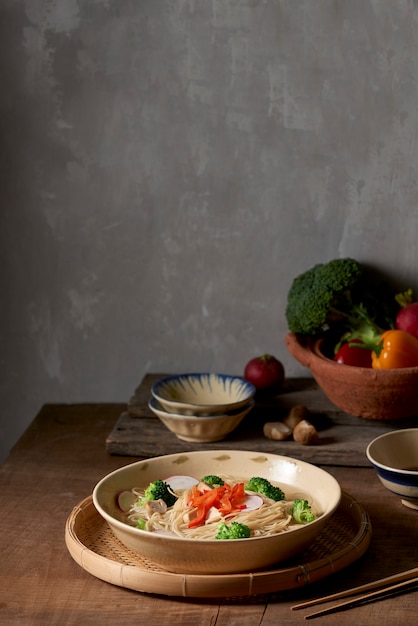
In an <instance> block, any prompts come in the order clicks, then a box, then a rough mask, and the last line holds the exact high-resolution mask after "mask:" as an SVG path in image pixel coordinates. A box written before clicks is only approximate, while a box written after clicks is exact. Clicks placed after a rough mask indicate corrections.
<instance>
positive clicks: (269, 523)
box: [127, 477, 300, 539]
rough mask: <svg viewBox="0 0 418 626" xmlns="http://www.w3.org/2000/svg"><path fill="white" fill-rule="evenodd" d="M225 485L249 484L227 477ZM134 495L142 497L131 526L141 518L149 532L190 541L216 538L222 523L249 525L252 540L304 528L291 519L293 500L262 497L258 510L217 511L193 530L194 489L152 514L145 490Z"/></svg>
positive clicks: (133, 510) (179, 493)
mask: <svg viewBox="0 0 418 626" xmlns="http://www.w3.org/2000/svg"><path fill="white" fill-rule="evenodd" d="M223 479H224V481H225V483H228V484H229V485H231V486H233V485H234V484H237V483H245V481H244V480H237V479H236V478H235V479H234V478H230V477H223ZM132 492H133V493H134V494H135V495H136V496H137V497H138V500H137V501H136V502H135V504H133V505H132V507H131V508H130V510H129V512H128V514H127V521H128V523H129V524H131V525H133V526H136V525H137V523H138V520H139V519H142V520H145V530H149V531H163V532H167V533H169V534H174V535H176V536H178V537H182V538H188V539H215V537H216V534H217V532H218V526H219V525H220V524H221V523H230V522H231V521H234V522H239V523H241V524H245V525H246V526H248V527H249V529H250V531H251V537H265V536H269V535H275V534H278V533H281V532H284V531H287V530H292V529H293V528H296V527H300V524H296V523H295V521H294V520H293V518H292V516H291V513H290V512H291V509H292V505H293V500H280V501H279V502H275V501H274V500H271V499H269V498H267V497H265V496H263V495H261V494H257V495H258V496H259V497H261V498H262V500H263V504H262V505H261V506H260V508H257V509H255V510H245V509H243V510H241V511H238V512H236V511H235V512H233V513H232V514H229V515H222V514H221V513H219V511H218V510H216V511H214V512H213V513H214V514H213V515H210V516H209V517H208V518H207V519H206V520H205V522H204V523H203V524H202V525H200V526H195V527H192V528H189V526H188V514H190V511H192V510H193V509H191V508H190V506H188V504H187V502H188V500H189V498H190V494H191V489H183V490H178V491H174V492H173V493H175V495H176V496H177V497H178V499H177V500H176V502H175V504H174V505H173V506H172V507H170V508H168V509H167V511H165V512H153V513H152V514H149V511H147V509H146V507H145V506H144V505H141V502H140V499H141V498H142V497H143V495H144V489H139V488H134V489H132Z"/></svg>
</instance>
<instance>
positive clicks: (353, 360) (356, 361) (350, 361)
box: [334, 339, 372, 367]
mask: <svg viewBox="0 0 418 626" xmlns="http://www.w3.org/2000/svg"><path fill="white" fill-rule="evenodd" d="M350 343H361V341H358V340H356V339H355V340H353V341H352V342H350ZM334 361H336V362H337V363H342V364H343V365H354V366H356V367H372V351H371V350H368V349H367V348H356V347H355V346H350V345H349V344H348V343H343V345H342V346H341V348H340V349H339V350H338V352H337V354H336V355H335V356H334Z"/></svg>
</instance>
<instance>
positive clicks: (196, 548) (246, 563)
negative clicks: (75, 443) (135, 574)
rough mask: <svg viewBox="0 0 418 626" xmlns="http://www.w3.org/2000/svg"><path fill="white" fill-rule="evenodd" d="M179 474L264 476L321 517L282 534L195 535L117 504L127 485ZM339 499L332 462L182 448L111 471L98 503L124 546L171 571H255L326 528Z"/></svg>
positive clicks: (299, 547)
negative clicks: (149, 523)
mask: <svg viewBox="0 0 418 626" xmlns="http://www.w3.org/2000/svg"><path fill="white" fill-rule="evenodd" d="M178 474H181V475H183V476H184V475H186V476H192V477H195V478H197V479H199V478H201V477H202V476H206V475H208V474H214V475H217V476H222V475H225V476H230V477H236V478H237V479H238V480H239V479H241V480H244V481H248V480H249V479H250V478H251V477H252V476H262V477H265V478H267V479H268V480H269V481H271V482H272V483H273V484H277V485H278V486H280V487H281V488H282V489H283V491H284V493H285V495H286V498H287V499H289V500H290V499H294V498H306V499H307V500H308V501H309V503H310V504H311V506H312V510H313V511H314V512H315V514H316V515H317V517H316V519H315V520H314V521H313V522H310V523H308V524H301V525H299V526H298V528H295V529H291V530H290V529H289V530H286V531H283V532H282V533H279V534H277V535H270V536H265V537H263V536H258V537H257V536H256V537H250V538H248V539H229V540H228V539H224V540H222V541H220V540H219V539H218V540H217V539H213V540H212V539H188V538H183V537H179V536H171V535H166V534H160V533H158V532H150V531H146V530H140V529H138V528H135V527H134V526H131V525H129V524H128V523H127V519H126V513H123V512H122V511H121V509H120V508H119V506H118V502H119V497H118V496H119V495H120V493H121V492H123V491H125V490H130V489H132V488H134V487H143V488H145V487H146V486H147V485H148V484H149V483H150V482H151V481H153V480H157V479H162V480H164V479H167V478H168V477H170V476H171V477H172V476H173V475H178ZM340 499H341V488H340V485H339V483H338V482H337V481H336V480H335V478H334V477H333V476H331V474H329V473H328V472H326V471H325V470H323V469H321V468H319V467H317V466H315V465H311V464H310V463H306V462H305V461H300V460H297V459H292V458H290V457H286V456H279V455H275V454H265V453H261V452H251V451H245V450H205V451H193V452H179V453H178V454H169V455H166V456H160V457H154V458H150V459H146V460H144V461H138V462H136V463H131V464H130V465H126V466H125V467H121V468H120V469H117V470H115V471H113V472H112V473H110V474H108V475H107V476H105V477H104V478H103V479H102V480H101V481H100V482H99V483H98V484H97V485H96V487H95V488H94V491H93V502H94V505H95V507H96V509H97V511H98V512H99V513H100V515H101V516H102V517H103V518H104V519H105V520H106V521H107V523H108V524H109V526H110V528H111V530H112V531H113V533H114V535H115V536H116V537H117V538H118V539H119V540H120V541H121V542H122V543H123V544H124V545H125V546H127V547H128V548H130V549H131V550H133V551H134V552H138V553H139V554H141V555H142V556H143V557H145V558H147V559H149V560H150V561H151V562H153V563H156V564H157V565H159V566H160V567H163V568H165V569H167V570H169V571H172V572H180V573H192V574H225V573H238V572H252V571H254V570H259V569H260V568H264V567H269V566H271V565H273V564H275V563H279V562H280V561H283V560H285V559H288V558H290V557H292V556H294V555H296V554H298V553H300V552H302V551H303V550H304V549H305V548H307V546H309V545H310V544H311V543H312V542H313V541H314V540H315V539H316V537H317V536H318V535H319V533H320V532H321V531H322V530H323V529H324V528H325V526H326V524H327V522H328V520H329V518H330V516H331V515H332V514H333V513H334V511H335V510H336V509H337V507H338V505H339V502H340ZM218 584H219V583H218Z"/></svg>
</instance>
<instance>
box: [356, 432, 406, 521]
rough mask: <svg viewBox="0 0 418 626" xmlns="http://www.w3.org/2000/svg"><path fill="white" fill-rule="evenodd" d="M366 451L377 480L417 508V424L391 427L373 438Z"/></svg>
mask: <svg viewBox="0 0 418 626" xmlns="http://www.w3.org/2000/svg"><path fill="white" fill-rule="evenodd" d="M366 455H367V458H368V459H369V461H370V463H371V464H372V465H373V467H374V469H375V470H376V473H377V476H378V478H379V479H380V482H381V483H382V484H383V485H384V486H385V487H386V489H388V490H389V491H390V492H392V493H394V494H395V495H397V496H399V497H400V498H401V501H402V504H404V505H405V506H407V507H409V508H411V509H416V510H418V428H404V429H401V430H393V431H391V432H388V433H385V434H384V435H380V436H379V437H376V439H373V441H371V442H370V443H369V445H368V446H367V449H366Z"/></svg>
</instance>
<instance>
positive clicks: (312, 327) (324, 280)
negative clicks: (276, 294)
mask: <svg viewBox="0 0 418 626" xmlns="http://www.w3.org/2000/svg"><path fill="white" fill-rule="evenodd" d="M396 310H399V305H398V303H397V302H396V300H395V291H394V290H393V289H392V288H391V287H390V285H389V284H388V283H387V282H385V281H383V280H382V279H380V278H379V277H378V276H377V275H375V276H372V274H371V272H370V270H369V271H366V268H365V266H363V265H362V264H361V263H359V262H358V261H355V260H354V259H350V258H344V259H334V260H332V261H329V262H328V263H319V264H317V265H315V266H314V267H312V268H311V269H309V270H307V271H306V272H304V273H303V274H300V275H299V276H297V277H296V278H295V279H294V281H293V283H292V285H291V287H290V290H289V292H288V297H287V306H286V319H287V323H288V327H289V330H290V331H291V332H294V333H297V334H299V335H311V336H324V335H326V334H328V338H329V337H330V335H333V336H334V339H333V341H334V346H335V344H337V347H336V348H335V352H336V351H337V350H338V347H339V345H340V344H341V343H342V342H343V341H353V340H354V339H358V340H360V341H361V342H362V343H363V344H364V347H367V348H369V349H372V350H377V348H378V346H379V344H380V335H381V334H382V332H383V330H388V329H389V328H393V327H394V322H393V320H394V319H395V317H396Z"/></svg>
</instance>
